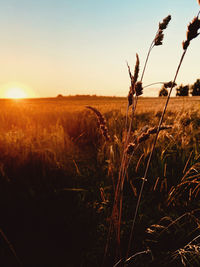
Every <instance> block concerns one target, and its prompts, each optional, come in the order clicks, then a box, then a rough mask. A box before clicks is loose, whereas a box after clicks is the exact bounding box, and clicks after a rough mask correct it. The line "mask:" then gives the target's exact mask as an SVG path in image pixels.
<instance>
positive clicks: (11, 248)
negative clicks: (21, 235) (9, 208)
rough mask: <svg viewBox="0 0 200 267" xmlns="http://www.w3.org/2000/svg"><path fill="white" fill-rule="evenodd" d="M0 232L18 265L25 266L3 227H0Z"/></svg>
mask: <svg viewBox="0 0 200 267" xmlns="http://www.w3.org/2000/svg"><path fill="white" fill-rule="evenodd" d="M0 234H1V236H2V238H3V240H4V241H5V242H6V244H7V246H8V248H9V249H10V251H11V252H12V254H13V256H14V257H15V259H16V261H17V263H18V265H19V266H23V265H22V262H21V260H20V259H19V258H18V256H17V254H16V251H15V249H14V247H13V245H12V244H11V243H10V241H9V240H8V238H7V237H6V235H5V234H4V232H3V231H2V229H0Z"/></svg>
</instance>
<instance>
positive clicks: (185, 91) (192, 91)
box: [159, 79, 200, 96]
mask: <svg viewBox="0 0 200 267" xmlns="http://www.w3.org/2000/svg"><path fill="white" fill-rule="evenodd" d="M189 95H192V96H200V79H197V80H196V82H195V83H194V84H192V85H189V84H187V85H183V84H181V85H179V86H177V87H176V96H189ZM159 96H168V90H167V87H166V86H165V84H164V85H163V86H162V88H161V89H160V91H159Z"/></svg>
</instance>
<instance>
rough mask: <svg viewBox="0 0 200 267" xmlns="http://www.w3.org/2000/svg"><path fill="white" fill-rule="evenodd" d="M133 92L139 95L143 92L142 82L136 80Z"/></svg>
mask: <svg viewBox="0 0 200 267" xmlns="http://www.w3.org/2000/svg"><path fill="white" fill-rule="evenodd" d="M135 92H136V95H137V96H140V95H142V94H143V87H142V82H141V81H140V82H136V84H135Z"/></svg>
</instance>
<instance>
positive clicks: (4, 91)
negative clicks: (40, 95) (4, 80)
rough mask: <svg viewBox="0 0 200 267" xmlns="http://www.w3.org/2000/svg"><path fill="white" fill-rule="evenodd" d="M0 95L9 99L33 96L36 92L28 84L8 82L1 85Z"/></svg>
mask: <svg viewBox="0 0 200 267" xmlns="http://www.w3.org/2000/svg"><path fill="white" fill-rule="evenodd" d="M0 91H1V93H0V97H2V98H9V99H23V98H34V97H36V94H35V93H34V92H33V90H31V89H30V88H29V87H28V86H26V85H23V84H19V83H8V84H5V85H3V86H2V87H1V90H0Z"/></svg>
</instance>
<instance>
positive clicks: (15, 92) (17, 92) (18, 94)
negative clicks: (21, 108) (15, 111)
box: [5, 87, 27, 99]
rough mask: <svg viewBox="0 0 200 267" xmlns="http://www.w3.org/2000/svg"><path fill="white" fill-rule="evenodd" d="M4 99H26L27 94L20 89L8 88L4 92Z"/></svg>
mask: <svg viewBox="0 0 200 267" xmlns="http://www.w3.org/2000/svg"><path fill="white" fill-rule="evenodd" d="M5 97H6V98H12V99H20V98H26V97H27V94H26V92H25V91H24V90H23V89H21V88H17V87H15V88H10V89H8V90H7V91H6V92H5Z"/></svg>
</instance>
